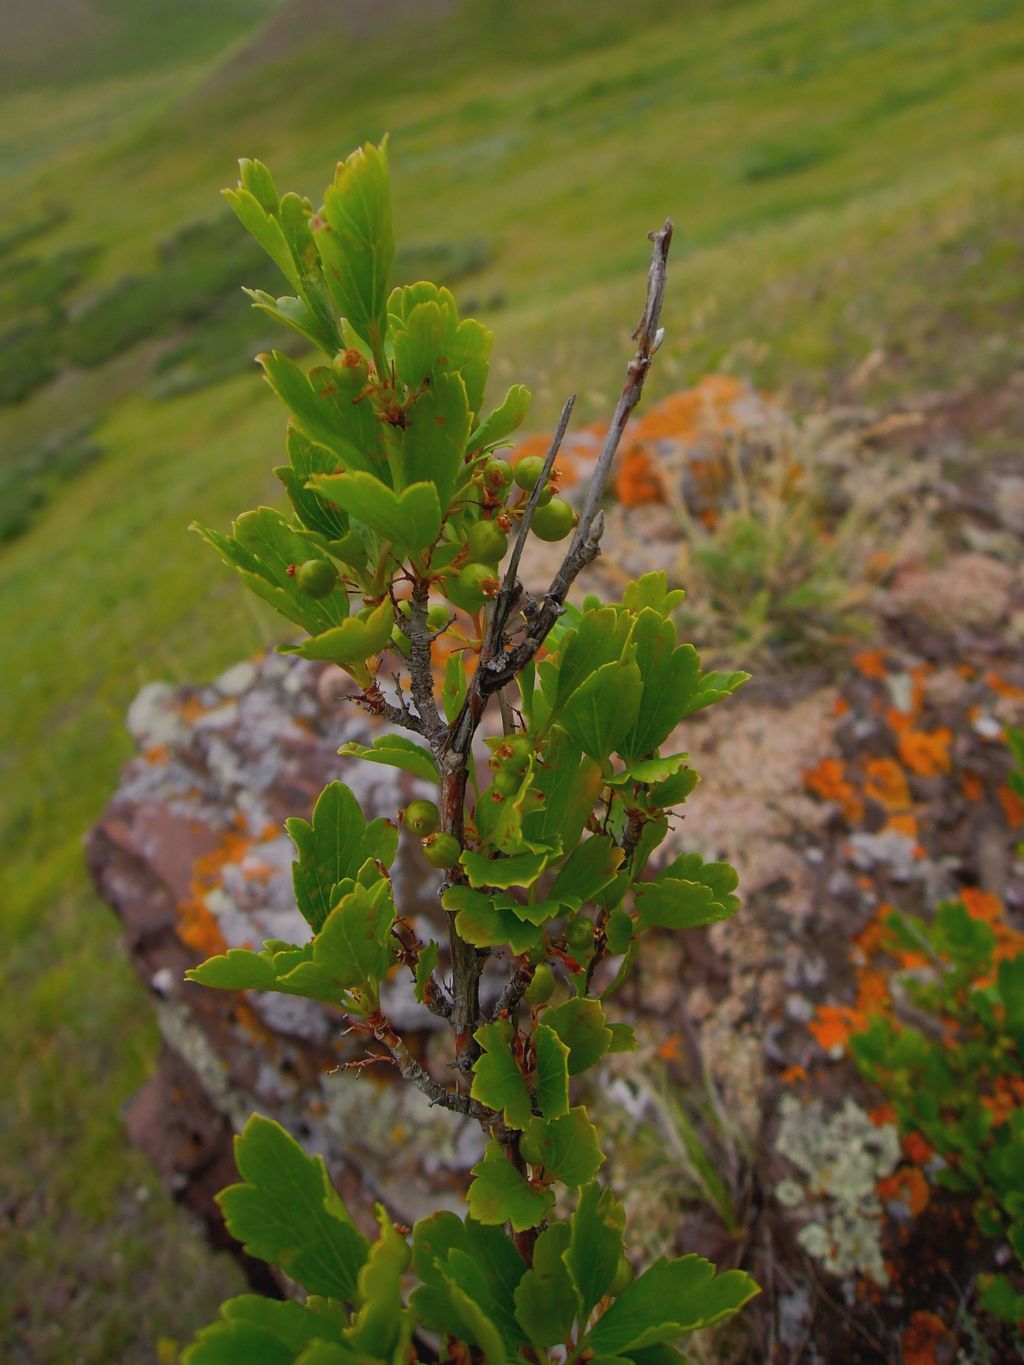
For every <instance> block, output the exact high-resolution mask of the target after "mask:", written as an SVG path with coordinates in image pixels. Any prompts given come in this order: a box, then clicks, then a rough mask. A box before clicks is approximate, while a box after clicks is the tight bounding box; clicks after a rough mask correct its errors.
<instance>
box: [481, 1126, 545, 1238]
mask: <svg viewBox="0 0 1024 1365" xmlns="http://www.w3.org/2000/svg"><path fill="white" fill-rule="evenodd" d="M467 1198H468V1201H469V1211H470V1213H471V1214H472V1216H473V1217H474V1218H475V1219H476V1220H477V1222H478V1223H486V1224H491V1225H493V1224H498V1223H511V1224H512V1227H513V1228H514V1229H515V1231H516V1232H525V1231H526V1229H527V1228H535V1227H536V1226H537V1224H538V1223H540V1222H542V1221H543V1220H544V1219H545V1218H546V1217H547V1216H548V1214H549V1213H550V1212H551V1210H552V1209H553V1208H554V1204H555V1196H554V1195H553V1194H552V1192H551V1191H550V1190H535V1189H534V1188H533V1187H532V1186H531V1185H530V1183H529V1181H528V1180H527V1179H526V1177H525V1176H522V1175H520V1174H519V1172H518V1171H517V1170H516V1168H515V1167H514V1166H513V1165H512V1163H511V1161H507V1160H506V1159H505V1157H504V1155H503V1154H502V1150H501V1147H500V1145H499V1144H498V1142H496V1141H495V1140H493V1139H492V1140H491V1141H490V1142H488V1144H487V1149H486V1151H485V1153H484V1158H483V1160H482V1161H479V1162H477V1164H476V1165H475V1166H474V1167H473V1181H472V1184H471V1185H470V1187H469V1194H468V1196H467Z"/></svg>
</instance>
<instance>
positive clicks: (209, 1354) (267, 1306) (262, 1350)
mask: <svg viewBox="0 0 1024 1365" xmlns="http://www.w3.org/2000/svg"><path fill="white" fill-rule="evenodd" d="M220 1314H221V1316H220V1321H219V1322H215V1323H211V1324H210V1326H209V1327H204V1328H203V1329H202V1331H201V1332H200V1333H199V1335H198V1336H197V1337H196V1340H195V1342H194V1343H193V1344H192V1345H191V1346H190V1347H189V1348H188V1349H187V1350H186V1351H185V1353H184V1354H183V1356H182V1362H183V1365H238V1362H239V1361H243V1360H244V1361H245V1363H246V1365H292V1362H293V1361H295V1360H296V1359H297V1358H298V1356H299V1355H300V1353H301V1352H302V1351H304V1349H305V1348H306V1347H307V1346H308V1345H310V1343H311V1342H314V1341H317V1340H323V1341H333V1342H336V1341H337V1338H338V1333H337V1329H336V1328H335V1327H334V1325H333V1324H332V1323H331V1322H329V1321H328V1320H327V1319H326V1318H324V1317H321V1316H320V1314H319V1313H315V1312H313V1311H312V1310H311V1309H309V1308H306V1307H304V1306H303V1305H302V1304H298V1303H293V1302H292V1301H291V1300H287V1299H286V1300H284V1301H283V1302H279V1301H278V1300H276V1299H265V1298H262V1297H261V1296H260V1295H258V1294H241V1295H239V1296H238V1298H234V1299H228V1300H227V1301H226V1302H225V1303H222V1304H221V1306H220ZM344 1358H345V1357H342V1359H344Z"/></svg>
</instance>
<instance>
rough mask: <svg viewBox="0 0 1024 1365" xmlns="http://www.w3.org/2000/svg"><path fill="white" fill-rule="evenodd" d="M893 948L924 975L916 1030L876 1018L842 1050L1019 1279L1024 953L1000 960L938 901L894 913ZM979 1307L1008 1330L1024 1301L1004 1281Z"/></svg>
mask: <svg viewBox="0 0 1024 1365" xmlns="http://www.w3.org/2000/svg"><path fill="white" fill-rule="evenodd" d="M887 927H888V929H889V932H890V933H891V935H892V946H894V947H896V948H898V949H900V950H902V951H904V952H907V951H909V952H911V953H913V954H915V955H918V957H919V959H920V960H922V961H923V963H924V964H925V965H924V966H923V967H919V968H915V969H912V970H909V971H907V972H906V973H904V974H903V978H902V986H903V989H904V991H905V992H906V994H907V997H908V1000H909V1001H910V1003H911V1005H912V1007H913V1015H914V1018H915V1019H916V1020H917V1021H918V1022H917V1023H908V1022H904V1021H903V1020H902V1019H900V1018H898V1017H889V1016H885V1015H876V1016H874V1017H873V1018H872V1019H871V1020H870V1022H869V1024H868V1026H867V1028H866V1029H865V1030H864V1031H862V1032H860V1033H857V1034H854V1035H853V1036H852V1037H851V1039H850V1047H851V1051H852V1053H853V1057H854V1060H855V1061H856V1062H857V1065H858V1066H859V1068H860V1070H861V1072H862V1074H863V1075H864V1076H865V1077H866V1078H867V1079H868V1080H870V1081H872V1082H873V1083H874V1084H876V1085H878V1086H879V1087H880V1088H881V1089H882V1090H883V1091H884V1093H885V1095H886V1097H887V1098H888V1100H889V1102H890V1103H891V1104H892V1106H893V1108H894V1109H895V1111H896V1115H897V1119H898V1122H899V1126H900V1130H901V1132H903V1133H910V1132H917V1133H919V1134H921V1135H922V1136H923V1137H924V1138H925V1140H926V1141H927V1142H928V1143H929V1144H930V1146H931V1147H933V1148H934V1149H935V1151H936V1152H937V1153H938V1154H939V1156H940V1157H941V1158H942V1166H941V1169H940V1170H939V1171H938V1173H937V1176H936V1179H937V1180H938V1182H939V1183H940V1184H942V1185H944V1186H945V1187H946V1188H948V1189H951V1190H956V1191H959V1192H962V1193H967V1194H971V1195H973V1196H974V1200H975V1204H974V1213H975V1218H976V1220H977V1223H978V1226H979V1228H980V1229H981V1231H982V1232H983V1233H985V1235H986V1236H990V1237H999V1238H1005V1239H1006V1240H1007V1241H1009V1243H1010V1245H1011V1246H1012V1248H1013V1250H1014V1251H1015V1252H1016V1255H1017V1258H1018V1261H1019V1262H1020V1264H1021V1268H1022V1269H1024V1193H1022V1191H1024V1104H1022V1103H1021V1096H1022V1094H1024V953H1020V952H1018V953H1016V954H1014V955H1010V956H1006V955H1004V954H1003V953H1002V951H1000V945H999V940H998V938H997V935H996V932H995V930H994V928H993V926H992V925H991V924H989V923H987V922H986V921H985V920H982V919H979V918H976V917H974V916H972V915H971V914H969V913H968V910H967V908H966V907H965V906H964V904H963V903H962V902H959V901H947V902H943V903H942V904H940V905H939V906H938V908H937V911H936V914H935V918H934V919H933V920H932V921H930V922H927V921H925V920H922V919H920V918H918V917H916V916H913V915H903V914H899V913H893V914H892V915H891V916H890V917H889V919H888V920H887ZM982 1302H983V1304H984V1306H985V1307H986V1308H988V1310H989V1311H990V1312H992V1313H994V1314H995V1315H996V1316H997V1317H1000V1318H1002V1319H1003V1320H1004V1321H1007V1322H1017V1321H1020V1320H1021V1319H1022V1318H1024V1294H1022V1293H1020V1292H1019V1291H1018V1290H1017V1289H1015V1288H1014V1286H1013V1285H1012V1284H1011V1281H1010V1279H1009V1278H1008V1277H1007V1276H1006V1275H997V1276H994V1277H992V1278H991V1279H990V1280H989V1281H988V1282H987V1283H986V1284H985V1285H984V1286H983V1288H982Z"/></svg>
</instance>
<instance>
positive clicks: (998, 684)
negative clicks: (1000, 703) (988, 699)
mask: <svg viewBox="0 0 1024 1365" xmlns="http://www.w3.org/2000/svg"><path fill="white" fill-rule="evenodd" d="M985 685H986V686H987V687H989V688H990V689H991V690H992V691H993V692H995V693H997V694H998V695H999V696H1000V697H1008V698H1010V700H1011V701H1021V700H1022V699H1024V687H1017V686H1016V685H1015V684H1014V683H1011V682H1007V680H1006V679H1005V678H1003V677H1000V675H999V674H998V673H997V672H996V671H995V669H990V670H989V671H988V672H987V673H986V674H985Z"/></svg>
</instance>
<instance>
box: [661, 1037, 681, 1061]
mask: <svg viewBox="0 0 1024 1365" xmlns="http://www.w3.org/2000/svg"><path fill="white" fill-rule="evenodd" d="M658 1056H659V1057H660V1058H661V1060H662V1061H663V1062H681V1061H682V1060H683V1039H682V1036H681V1034H678V1033H670V1034H669V1035H668V1037H667V1038H666V1039H665V1040H664V1042H663V1043H662V1044H661V1046H660V1047H659V1048H658Z"/></svg>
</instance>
